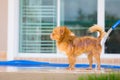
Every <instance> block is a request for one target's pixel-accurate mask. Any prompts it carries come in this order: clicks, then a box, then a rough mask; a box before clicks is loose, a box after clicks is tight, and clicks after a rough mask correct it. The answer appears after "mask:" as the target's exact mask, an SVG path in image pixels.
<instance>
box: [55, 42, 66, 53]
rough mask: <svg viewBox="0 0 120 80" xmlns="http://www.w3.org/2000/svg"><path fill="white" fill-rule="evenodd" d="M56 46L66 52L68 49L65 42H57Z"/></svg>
mask: <svg viewBox="0 0 120 80" xmlns="http://www.w3.org/2000/svg"><path fill="white" fill-rule="evenodd" d="M57 47H58V49H59V50H60V51H63V52H66V51H67V49H68V44H67V43H66V42H62V43H57Z"/></svg>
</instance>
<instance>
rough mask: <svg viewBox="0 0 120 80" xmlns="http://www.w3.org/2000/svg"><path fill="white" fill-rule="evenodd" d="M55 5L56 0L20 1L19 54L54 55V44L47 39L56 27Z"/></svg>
mask: <svg viewBox="0 0 120 80" xmlns="http://www.w3.org/2000/svg"><path fill="white" fill-rule="evenodd" d="M56 3H57V2H56V0H20V11H19V12H20V15H19V18H20V21H19V52H20V53H56V44H55V42H54V41H52V40H51V39H50V37H49V35H50V33H51V32H52V30H53V28H54V27H55V26H56V19H57V16H56V15H57V5H56Z"/></svg>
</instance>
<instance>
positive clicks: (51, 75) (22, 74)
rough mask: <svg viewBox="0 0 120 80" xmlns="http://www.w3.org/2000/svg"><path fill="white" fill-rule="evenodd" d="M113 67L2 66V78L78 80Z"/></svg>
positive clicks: (3, 79) (15, 79)
mask: <svg viewBox="0 0 120 80" xmlns="http://www.w3.org/2000/svg"><path fill="white" fill-rule="evenodd" d="M111 71H112V70H111V69H102V70H99V71H98V70H95V69H93V70H86V69H82V68H79V69H75V70H73V71H69V70H66V69H65V68H52V67H49V68H44V67H41V68H40V67H29V68H28V67H0V80H77V79H78V77H80V76H82V75H86V74H101V73H102V74H104V73H108V72H111Z"/></svg>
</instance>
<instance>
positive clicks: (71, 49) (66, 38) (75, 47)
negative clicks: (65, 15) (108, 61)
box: [50, 25, 106, 70]
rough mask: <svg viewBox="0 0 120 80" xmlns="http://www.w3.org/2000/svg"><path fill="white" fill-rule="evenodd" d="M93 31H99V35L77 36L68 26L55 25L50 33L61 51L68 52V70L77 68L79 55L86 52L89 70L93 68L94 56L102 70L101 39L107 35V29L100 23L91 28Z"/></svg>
mask: <svg viewBox="0 0 120 80" xmlns="http://www.w3.org/2000/svg"><path fill="white" fill-rule="evenodd" d="M89 31H90V32H91V33H93V32H99V36H98V37H92V36H83V37H77V36H75V35H74V33H73V32H72V31H71V30H70V29H68V28H67V27H66V26H61V27H55V28H54V29H53V31H52V33H51V34H50V38H51V39H52V40H55V41H56V45H57V47H58V49H59V50H60V51H63V52H65V53H66V55H67V57H68V62H69V67H68V68H67V69H68V70H73V69H75V67H74V66H75V62H76V58H77V56H79V55H81V54H83V53H85V54H87V58H88V61H89V68H88V69H89V70H91V69H92V63H93V58H94V59H95V60H96V62H97V69H98V70H100V69H101V67H100V65H101V61H100V54H101V51H102V46H101V40H102V38H103V37H104V36H105V33H106V32H105V31H104V29H103V28H102V27H100V26H98V25H93V26H92V27H90V28H89Z"/></svg>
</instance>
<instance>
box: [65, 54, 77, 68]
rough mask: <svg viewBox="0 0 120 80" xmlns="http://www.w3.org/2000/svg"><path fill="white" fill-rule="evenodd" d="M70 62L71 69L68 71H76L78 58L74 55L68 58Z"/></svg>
mask: <svg viewBox="0 0 120 80" xmlns="http://www.w3.org/2000/svg"><path fill="white" fill-rule="evenodd" d="M68 61H69V67H68V68H67V70H74V69H75V67H74V66H75V62H76V57H75V56H74V55H69V56H68Z"/></svg>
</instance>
